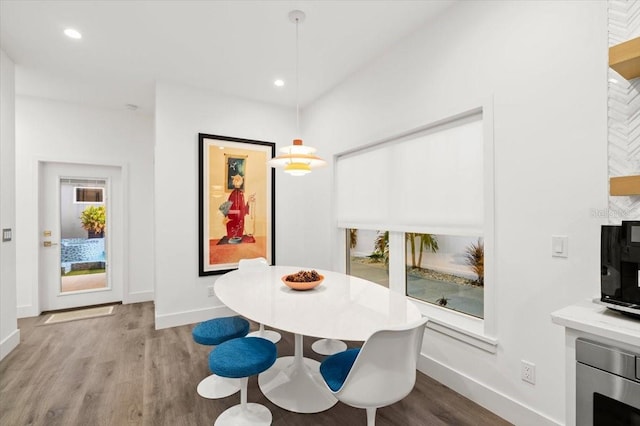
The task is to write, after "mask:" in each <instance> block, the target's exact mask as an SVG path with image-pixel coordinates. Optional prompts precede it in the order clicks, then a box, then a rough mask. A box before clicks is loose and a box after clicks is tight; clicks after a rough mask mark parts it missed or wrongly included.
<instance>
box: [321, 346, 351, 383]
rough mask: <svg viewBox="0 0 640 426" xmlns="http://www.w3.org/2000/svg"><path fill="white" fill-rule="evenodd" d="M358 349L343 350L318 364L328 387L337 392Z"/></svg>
mask: <svg viewBox="0 0 640 426" xmlns="http://www.w3.org/2000/svg"><path fill="white" fill-rule="evenodd" d="M359 353H360V349H348V350H346V351H343V352H338V353H337V354H334V355H331V356H330V357H328V358H326V359H325V360H324V361H322V364H320V374H322V378H323V379H324V381H325V382H327V385H328V386H329V389H331V390H332V391H334V392H337V391H338V390H340V388H341V387H342V384H343V383H344V381H345V380H346V379H347V376H348V375H349V371H351V367H353V363H354V362H355V361H356V358H357V357H358V354H359Z"/></svg>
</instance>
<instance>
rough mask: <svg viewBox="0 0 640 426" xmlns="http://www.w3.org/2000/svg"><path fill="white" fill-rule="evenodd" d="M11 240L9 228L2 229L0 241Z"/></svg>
mask: <svg viewBox="0 0 640 426" xmlns="http://www.w3.org/2000/svg"><path fill="white" fill-rule="evenodd" d="M5 241H11V228H4V229H3V230H2V242H3V243H4V242H5Z"/></svg>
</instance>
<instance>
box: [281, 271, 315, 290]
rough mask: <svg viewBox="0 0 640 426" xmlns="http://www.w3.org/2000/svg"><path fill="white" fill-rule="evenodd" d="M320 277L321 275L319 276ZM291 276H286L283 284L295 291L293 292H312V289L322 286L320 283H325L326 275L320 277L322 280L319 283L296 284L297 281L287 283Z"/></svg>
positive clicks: (283, 278)
mask: <svg viewBox="0 0 640 426" xmlns="http://www.w3.org/2000/svg"><path fill="white" fill-rule="evenodd" d="M318 275H320V274H318ZM288 276H289V275H288V274H287V275H284V276H283V277H282V282H283V283H284V284H285V285H286V286H287V287H289V288H291V289H293V290H311V289H312V288H315V287H317V286H319V285H320V283H322V281H324V275H320V279H319V280H318V281H306V282H296V281H287V277H288Z"/></svg>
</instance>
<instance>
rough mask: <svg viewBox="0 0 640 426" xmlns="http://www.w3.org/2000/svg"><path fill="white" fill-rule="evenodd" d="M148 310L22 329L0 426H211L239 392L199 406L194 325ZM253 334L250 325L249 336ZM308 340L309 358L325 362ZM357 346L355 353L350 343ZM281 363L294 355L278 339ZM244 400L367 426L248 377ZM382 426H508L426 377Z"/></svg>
mask: <svg viewBox="0 0 640 426" xmlns="http://www.w3.org/2000/svg"><path fill="white" fill-rule="evenodd" d="M153 317H154V315H153V304H152V303H151V302H148V303H137V304H132V305H118V306H116V307H115V315H112V316H107V317H100V318H93V319H86V320H80V321H72V322H67V323H61V324H52V325H43V322H44V320H45V318H46V317H45V316H40V317H36V318H25V319H21V320H19V321H18V325H19V328H20V335H21V342H20V345H19V346H18V347H17V348H16V349H15V350H14V351H13V352H12V353H11V354H9V355H8V356H7V357H6V358H5V359H4V360H2V361H1V362H0V425H3V426H17V425H64V426H69V425H82V426H85V425H91V426H93V425H105V426H107V425H108V426H112V425H113V426H120V425H154V426H157V425H171V426H178V425H185V426H187V425H188V426H199V425H212V424H213V422H214V420H215V418H216V416H218V415H219V414H220V413H221V412H222V411H224V410H225V409H226V408H228V407H230V406H232V405H235V404H237V403H238V402H239V400H240V397H239V394H235V395H232V396H230V397H227V398H223V399H219V400H207V399H203V398H201V397H200V396H198V394H197V393H196V385H197V383H198V382H199V381H200V379H202V378H203V377H205V376H207V375H208V374H209V371H208V367H207V356H208V353H209V351H210V348H208V347H206V346H201V345H198V344H196V343H194V342H193V339H192V338H191V329H192V326H182V327H175V328H170V329H164V330H157V331H156V330H154V320H153ZM254 328H256V327H255V324H253V325H252V329H254ZM311 343H312V339H305V355H306V356H309V357H312V358H316V359H318V360H321V359H322V357H321V356H319V355H316V354H315V353H314V352H313V351H311V349H310V344H311ZM350 346H354V345H350ZM278 352H279V355H292V354H293V336H292V335H291V334H289V333H283V340H281V341H280V343H278ZM249 402H258V403H261V404H264V405H266V406H267V407H268V408H269V409H270V410H271V412H272V413H273V424H274V425H276V426H297V425H300V426H315V425H345V426H354V425H365V424H366V417H365V413H364V410H358V409H356V408H351V407H348V406H346V405H344V404H342V403H338V404H336V405H335V406H334V407H333V408H331V409H330V410H328V411H325V412H323V413H319V414H296V413H291V412H288V411H286V410H283V409H281V408H279V407H276V406H275V405H273V404H271V403H270V402H269V401H268V400H266V398H265V397H264V396H263V395H262V394H261V393H260V390H259V388H258V386H257V379H256V377H252V378H250V379H249ZM376 424H377V425H378V426H390V425H397V426H413V425H416V426H423V425H424V426H428V425H474V426H479V425H491V426H495V425H507V424H508V423H507V422H505V421H504V420H502V419H500V418H499V417H497V416H495V415H493V414H492V413H490V412H488V411H487V410H485V409H483V408H481V407H479V406H478V405H476V404H474V403H473V402H471V401H469V400H468V399H466V398H464V397H462V396H460V395H458V394H456V393H455V392H453V391H451V390H450V389H448V388H447V387H445V386H443V385H441V384H439V383H438V382H436V381H434V380H432V379H431V378H429V377H428V376H425V375H424V374H421V373H418V380H417V383H416V387H415V388H414V390H413V391H412V392H411V394H410V395H409V396H407V397H406V398H405V399H404V400H402V401H400V402H398V403H396V404H393V405H391V406H389V407H385V408H382V409H380V410H378V417H377V423H376Z"/></svg>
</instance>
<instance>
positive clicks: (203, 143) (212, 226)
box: [198, 133, 276, 276]
mask: <svg viewBox="0 0 640 426" xmlns="http://www.w3.org/2000/svg"><path fill="white" fill-rule="evenodd" d="M275 153H276V144H275V143H273V142H265V141H259V140H252V139H242V138H236V137H230V136H220V135H210V134H206V133H198V257H199V261H198V275H199V276H208V275H217V274H224V273H226V272H229V271H231V270H233V269H236V268H237V267H238V261H239V260H240V259H242V258H254V257H264V258H265V259H267V262H269V264H271V265H274V264H275V200H276V198H275V178H276V175H275V170H274V169H273V168H272V167H270V166H269V165H268V164H267V161H268V160H270V159H271V158H273V157H274V156H275ZM231 163H233V164H231ZM240 166H241V167H240ZM234 173H235V174H234Z"/></svg>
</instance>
